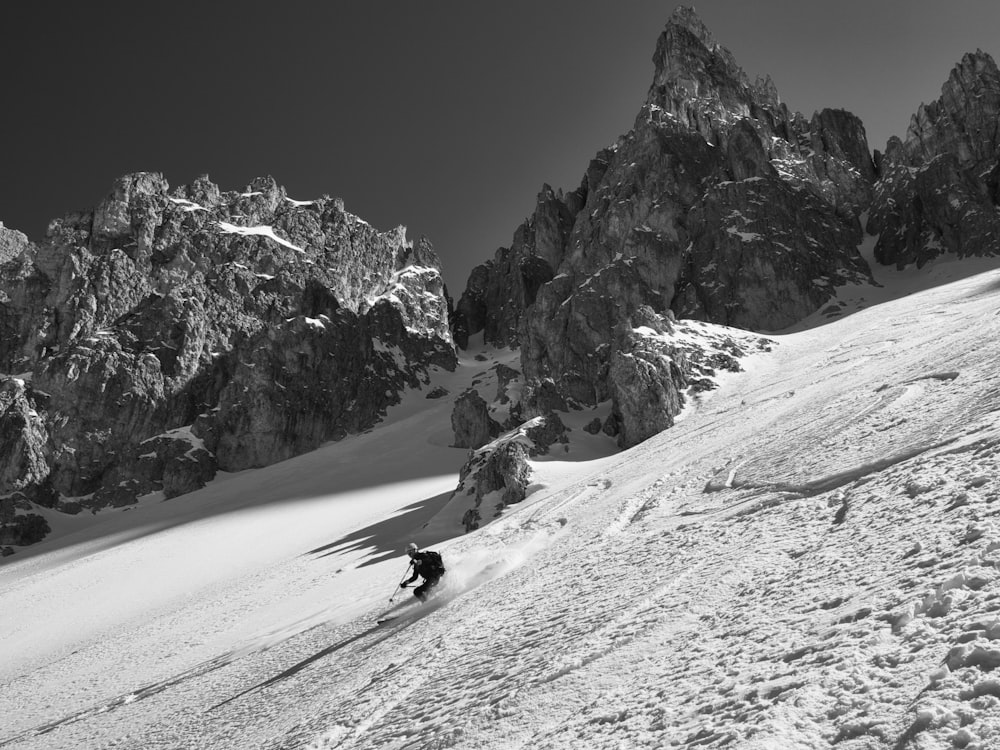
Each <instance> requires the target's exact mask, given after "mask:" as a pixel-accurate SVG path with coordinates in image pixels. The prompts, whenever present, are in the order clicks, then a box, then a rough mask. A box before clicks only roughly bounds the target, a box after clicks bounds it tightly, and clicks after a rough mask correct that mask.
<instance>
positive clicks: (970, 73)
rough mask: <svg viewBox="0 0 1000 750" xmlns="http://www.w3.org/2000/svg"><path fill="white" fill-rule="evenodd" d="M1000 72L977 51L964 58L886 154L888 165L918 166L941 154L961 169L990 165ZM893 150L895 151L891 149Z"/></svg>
mask: <svg viewBox="0 0 1000 750" xmlns="http://www.w3.org/2000/svg"><path fill="white" fill-rule="evenodd" d="M998 117H1000V70H998V69H997V64H996V62H995V61H994V60H993V58H992V57H990V55H988V54H987V53H985V52H983V51H982V50H976V51H975V52H969V53H966V54H965V55H964V56H963V57H962V60H961V61H960V62H959V63H958V64H957V65H956V66H955V67H954V68H953V69H952V71H951V74H950V75H949V76H948V80H947V81H945V83H944V85H943V86H942V87H941V96H940V98H938V99H936V100H935V101H933V102H931V103H930V104H921V105H920V107H919V109H918V110H917V112H916V114H914V115H913V117H912V118H911V119H910V126H909V127H908V128H907V131H906V138H905V139H904V140H903V141H902V142H901V143H898V144H892V145H890V146H888V147H887V148H886V155H887V156H888V157H889V158H890V159H891V160H893V161H898V162H901V163H905V164H907V165H908V166H920V165H922V164H926V163H927V162H929V161H931V160H932V159H934V158H935V157H937V156H938V155H940V154H942V153H953V154H955V156H957V158H958V160H959V163H960V164H962V165H970V166H971V165H974V164H978V163H981V162H983V161H986V160H989V159H994V158H995V157H996V156H997V154H998V152H1000V129H998V128H997V119H998ZM893 146H896V148H893Z"/></svg>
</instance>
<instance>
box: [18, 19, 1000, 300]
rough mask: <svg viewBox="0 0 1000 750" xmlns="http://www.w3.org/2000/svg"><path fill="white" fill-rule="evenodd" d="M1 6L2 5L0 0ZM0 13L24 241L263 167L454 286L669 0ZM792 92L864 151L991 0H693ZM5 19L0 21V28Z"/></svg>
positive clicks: (562, 175) (622, 127)
mask: <svg viewBox="0 0 1000 750" xmlns="http://www.w3.org/2000/svg"><path fill="white" fill-rule="evenodd" d="M10 5H11V4H7V6H10ZM20 5H21V6H23V7H13V8H9V7H7V6H5V8H4V10H3V11H2V16H0V18H2V20H3V24H4V28H5V29H6V30H7V32H8V33H7V35H6V38H5V43H4V45H3V46H2V49H0V65H2V66H3V68H2V69H3V70H5V71H6V73H7V75H6V79H7V80H6V81H5V86H4V89H3V90H4V105H5V106H4V120H3V124H2V126H0V128H2V130H0V132H3V133H4V135H5V136H6V137H5V139H4V144H5V148H4V149H3V150H2V152H0V175H2V179H0V220H3V221H4V222H5V223H6V224H7V225H8V226H13V227H16V228H20V229H22V230H24V231H26V232H27V233H28V234H29V235H30V236H32V237H34V238H41V236H42V234H43V232H44V227H45V225H46V223H47V220H48V219H49V218H52V217H54V216H58V215H61V214H63V213H65V212H67V211H70V210H76V209H83V208H88V207H90V206H93V205H94V204H95V203H96V202H97V201H98V200H100V198H101V197H102V196H103V195H104V194H105V193H106V192H107V190H108V188H109V187H110V185H111V182H112V181H113V179H114V178H115V177H116V176H118V175H120V174H123V173H125V172H129V171H135V170H152V171H160V172H163V173H165V174H166V176H167V179H168V180H169V181H170V182H171V184H183V183H185V182H189V181H190V180H191V179H193V178H194V177H196V176H197V175H199V174H202V173H208V174H209V175H210V176H211V177H212V179H213V180H214V181H216V182H218V183H219V184H220V185H221V186H222V187H223V189H237V188H241V187H243V186H244V185H245V184H246V182H248V181H249V180H250V179H251V178H252V177H254V176H256V175H262V174H270V175H272V176H274V177H275V179H277V180H278V182H279V183H281V184H283V185H285V186H286V187H287V188H288V190H289V192H290V194H291V195H292V196H293V197H295V198H299V199H307V198H310V197H315V196H317V195H320V194H323V193H329V194H331V195H339V196H341V197H343V198H344V200H345V202H346V205H347V208H348V210H350V211H352V212H353V213H356V214H358V215H360V216H362V217H363V218H365V219H367V220H368V221H370V222H372V223H373V224H374V225H375V226H379V227H381V228H391V227H392V226H395V225H396V224H405V225H407V226H408V227H409V229H410V236H411V237H415V236H416V235H418V234H426V235H427V236H428V237H429V238H430V239H431V241H432V242H433V243H434V245H435V247H436V248H437V250H438V252H439V254H440V255H441V257H442V260H443V262H444V265H445V277H446V281H447V282H448V285H449V287H450V290H451V292H452V294H453V295H454V296H456V297H457V296H458V295H459V294H460V293H461V291H462V289H463V288H464V285H465V280H466V277H467V276H468V273H469V271H470V270H471V268H472V266H474V265H475V264H477V263H480V262H482V261H483V260H485V259H487V258H489V257H492V255H493V253H494V251H495V250H496V248H497V247H498V246H499V245H505V244H508V243H509V242H510V239H511V236H512V234H513V231H514V229H515V228H516V227H517V225H518V224H519V223H520V222H521V221H522V220H523V219H524V217H525V216H527V214H528V213H529V212H530V211H531V210H532V208H533V206H534V202H535V195H536V193H537V191H538V189H539V188H540V187H541V185H542V183H543V182H548V183H549V184H551V185H553V186H554V187H564V188H569V189H572V188H575V187H576V186H577V185H578V184H579V182H580V179H581V177H582V175H583V172H584V170H585V168H586V166H587V163H588V161H589V159H590V158H591V156H593V154H594V153H595V152H596V151H597V150H598V149H599V148H601V147H603V146H606V145H608V144H610V143H611V142H613V141H614V139H615V138H616V137H617V136H618V135H619V134H621V133H623V132H625V131H626V130H628V128H629V127H630V126H631V124H632V121H633V119H634V117H635V115H636V113H637V112H638V108H639V105H640V103H641V102H642V100H643V99H644V97H645V93H646V89H647V87H648V85H649V82H650V80H651V77H652V62H651V57H652V54H653V50H654V47H655V44H656V39H657V37H658V35H659V33H660V31H661V29H662V27H663V25H664V24H665V22H666V20H667V18H668V17H669V16H670V13H671V11H672V10H673V8H674V3H671V2H652V1H651V0H620V1H619V2H596V1H595V0H545V1H544V2H543V1H542V0H533V1H531V2H529V1H528V0H506V2H503V3H485V2H473V1H472V0H425V1H424V2H420V3H417V2H403V1H402V0H400V1H398V2H387V1H385V0H365V1H364V2H324V3H318V2H298V1H296V0H287V1H286V2H282V3H280V4H276V3H271V2H257V1H247V2H240V3H236V2H221V1H220V2H212V3H203V2H199V3H195V2H190V1H189V0H176V1H175V2H172V3H157V4H148V3H134V2H111V1H110V0H103V1H102V0H98V1H97V2H93V3H87V4H83V3H77V4H74V5H73V6H71V7H68V8H67V7H64V6H58V7H57V6H50V5H46V4H41V3H24V4H20ZM694 6H695V8H696V10H697V11H698V12H699V14H700V15H701V17H702V18H703V19H704V21H705V22H706V23H707V24H708V26H709V28H711V29H712V31H713V33H714V35H715V37H716V38H717V39H718V40H719V41H720V42H721V43H722V44H723V45H725V46H726V47H728V48H729V49H730V50H732V52H733V53H734V54H735V56H736V59H737V60H738V61H739V63H740V65H741V66H742V67H743V68H744V69H745V70H746V71H747V73H748V74H749V75H750V76H751V78H753V77H755V76H756V75H759V74H760V75H762V74H765V73H770V74H771V76H772V77H773V79H774V81H775V83H776V84H777V86H778V91H779V93H780V95H781V97H782V99H783V101H785V102H786V103H787V104H788V105H789V106H790V107H792V108H793V109H797V110H800V111H802V112H803V113H805V114H806V115H810V114H811V113H812V112H813V111H814V110H816V109H819V108H822V107H843V108H845V109H849V110H851V111H853V112H854V113H855V114H857V115H859V116H860V117H861V118H862V120H863V121H864V123H865V126H866V128H867V131H868V136H869V143H870V145H871V147H872V148H878V149H881V148H883V147H884V145H885V141H886V139H887V138H888V137H889V136H890V135H892V134H894V133H895V134H900V135H902V134H903V133H904V132H905V130H906V126H907V124H908V123H909V118H910V115H911V114H912V113H913V112H914V111H915V110H916V108H917V106H918V105H919V104H920V103H921V102H926V101H930V100H932V99H934V98H936V97H937V96H938V94H939V92H940V88H941V84H942V83H943V82H944V81H945V79H946V78H947V76H948V73H949V71H950V70H951V68H952V66H953V65H954V64H955V63H956V62H957V61H958V60H959V59H960V58H961V56H962V54H963V53H964V52H966V51H971V50H974V49H976V48H977V47H979V48H982V49H984V50H985V51H987V52H989V53H990V54H992V55H994V57H997V56H1000V35H998V32H1000V2H997V0H951V1H950V2H943V1H941V2H930V1H929V0H906V1H903V0H866V1H865V2H861V1H860V0H841V1H840V2H808V1H804V0H799V1H797V2H792V1H791V0H755V1H754V2H749V0H704V1H703V2H697V3H694ZM14 30H16V31H14Z"/></svg>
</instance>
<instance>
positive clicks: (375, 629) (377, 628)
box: [208, 618, 413, 711]
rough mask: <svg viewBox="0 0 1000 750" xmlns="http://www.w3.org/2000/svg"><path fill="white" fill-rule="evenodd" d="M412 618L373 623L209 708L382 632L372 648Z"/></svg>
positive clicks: (279, 678)
mask: <svg viewBox="0 0 1000 750" xmlns="http://www.w3.org/2000/svg"><path fill="white" fill-rule="evenodd" d="M412 619H413V618H406V619H401V620H400V622H399V623H398V624H397V623H388V624H384V625H373V626H372V627H370V628H368V629H367V630H363V631H362V632H360V633H358V634H357V635H352V636H351V637H350V638H345V639H344V640H342V641H340V642H339V643H335V644H333V645H332V646H327V647H326V648H324V649H322V650H321V651H317V652H316V653H315V654H313V655H312V656H310V657H307V658H305V659H303V660H302V661H300V662H299V663H298V664H295V665H293V666H291V667H289V668H288V669H286V670H285V671H284V672H282V673H281V674H276V675H275V676H274V677H270V678H268V679H266V680H264V681H263V682H259V683H257V684H256V685H254V686H253V687H249V688H247V689H246V690H244V691H242V692H239V693H237V694H236V695H234V696H232V697H231V698H226V700H224V701H222V702H220V703H216V704H215V705H214V706H212V707H211V708H209V709H208V710H209V711H214V710H215V709H217V708H221V707H222V706H224V705H226V704H227V703H231V702H233V701H234V700H236V699H237V698H241V697H243V696H244V695H247V694H248V693H252V692H254V691H255V690H262V689H264V688H266V687H268V686H270V685H274V684H275V683H277V682H281V681H282V680H287V679H288V678H289V677H293V676H294V675H296V674H298V673H299V672H301V671H302V670H303V669H305V668H306V667H308V666H309V665H310V664H312V663H313V662H315V661H319V660H320V659H322V658H323V657H324V656H329V655H330V654H332V653H335V652H337V651H340V649H342V648H347V647H348V646H350V645H351V644H352V643H357V642H358V641H360V640H362V639H363V638H367V637H368V636H369V635H372V634H373V633H382V635H381V636H380V637H379V638H376V639H374V640H373V641H372V642H371V643H369V644H368V645H367V646H365V649H364V650H367V649H369V648H371V647H372V646H375V645H376V644H379V643H381V642H382V641H384V640H385V639H386V638H389V637H390V636H391V635H392V634H393V633H394V632H395V631H396V630H398V629H399V628H400V627H402V626H404V625H406V624H408V623H409V622H411V621H412Z"/></svg>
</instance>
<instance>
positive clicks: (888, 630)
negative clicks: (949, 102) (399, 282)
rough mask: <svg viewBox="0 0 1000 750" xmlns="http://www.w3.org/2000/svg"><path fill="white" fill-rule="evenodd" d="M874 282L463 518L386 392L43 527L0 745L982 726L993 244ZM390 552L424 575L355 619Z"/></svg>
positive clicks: (866, 733) (1, 623)
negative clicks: (255, 452) (706, 387)
mask: <svg viewBox="0 0 1000 750" xmlns="http://www.w3.org/2000/svg"><path fill="white" fill-rule="evenodd" d="M873 239H874V238H873ZM872 244H873V242H870V243H869V248H870V246H871V245H872ZM869 254H870V253H869ZM877 273H879V274H880V277H879V278H880V280H881V281H882V282H883V284H884V286H880V287H872V286H867V287H854V288H849V289H845V290H843V291H842V294H841V299H842V300H843V302H844V304H845V305H850V306H851V309H855V308H858V310H857V312H854V314H851V315H845V316H841V317H839V318H837V319H835V320H833V321H829V322H825V324H823V325H820V326H803V327H802V330H800V331H798V332H793V333H786V334H782V335H777V336H774V337H773V338H774V340H775V346H774V348H773V351H771V352H770V353H759V354H755V355H753V356H752V357H750V358H749V359H748V360H745V362H746V370H747V371H746V372H744V373H741V374H733V375H727V376H725V378H724V381H723V384H722V385H721V387H720V388H718V389H717V390H715V391H713V392H711V394H710V395H709V396H706V397H704V398H703V399H702V400H700V401H697V402H692V403H689V404H688V405H687V407H686V408H685V411H684V412H683V413H682V415H681V418H680V419H679V421H678V423H677V424H676V425H675V426H674V427H673V428H672V429H670V430H667V431H665V432H663V433H661V434H659V435H657V436H655V437H653V438H650V439H649V440H647V441H646V442H644V443H642V444H640V445H638V446H636V447H634V448H632V449H630V450H628V451H625V452H622V453H615V454H612V455H606V456H605V457H604V458H599V457H598V458H595V457H594V455H593V453H589V454H588V453H584V452H583V451H582V450H581V452H580V453H579V454H578V455H574V454H573V451H574V450H575V447H573V448H571V451H570V454H569V455H568V456H565V457H564V456H558V457H554V456H540V457H538V458H536V459H533V465H534V468H535V469H536V470H537V477H538V478H537V480H536V486H535V487H534V491H533V492H532V493H531V494H530V495H529V497H528V498H527V499H526V500H525V501H524V502H522V503H520V504H519V505H515V506H512V507H510V508H508V509H507V510H506V511H505V512H504V514H503V515H502V517H501V518H499V519H498V520H496V521H494V522H493V523H491V524H489V525H487V526H484V527H483V528H481V529H479V530H477V531H473V532H471V533H468V534H464V535H458V536H456V535H455V533H454V531H453V528H454V526H453V524H454V523H455V522H456V521H457V520H458V519H457V517H456V514H457V513H458V512H459V510H460V508H459V509H458V510H456V509H455V506H454V503H449V500H448V498H449V495H450V490H451V489H452V487H453V486H454V472H455V470H456V468H457V466H458V465H459V464H460V463H461V462H462V460H463V459H464V453H465V452H464V451H463V450H456V449H453V448H448V447H446V446H447V443H448V442H449V439H450V429H449V425H448V420H449V409H448V405H447V404H446V403H444V402H441V401H428V400H427V399H424V398H421V397H419V396H418V397H412V396H413V394H411V398H409V399H407V400H405V401H404V403H403V404H402V405H400V406H398V407H394V408H393V409H391V410H390V412H389V419H388V420H387V423H386V424H384V425H381V426H379V427H378V428H377V429H375V430H373V431H372V432H371V433H369V434H366V435H360V436H357V437H352V438H347V439H345V440H343V441H341V442H338V443H333V444H330V445H328V446H326V447H324V448H322V449H320V450H318V451H314V452H312V453H308V454H305V455H303V456H300V457H298V458H293V459H290V460H288V461H284V462H281V463H278V464H275V465H274V466H271V467H268V468H265V469H259V470H252V471H246V472H242V473H238V474H235V475H229V476H226V477H225V478H223V479H221V480H216V481H215V482H213V483H211V484H209V485H208V486H207V487H205V488H204V489H201V490H198V491H196V492H194V493H191V494H189V495H185V496H183V497H179V498H175V499H174V500H171V501H169V502H158V501H155V500H154V501H149V502H148V503H145V504H140V506H139V507H138V508H136V509H134V510H132V511H127V512H120V511H119V512H114V513H110V514H105V515H103V516H102V517H101V522H100V523H99V524H97V525H94V524H87V523H83V522H82V521H83V519H81V518H79V517H65V519H64V521H63V523H62V524H61V526H58V527H57V529H56V532H55V534H57V535H58V536H55V535H54V538H53V539H51V540H49V541H46V542H43V543H42V544H40V545H37V546H35V547H33V548H30V549H28V550H26V551H24V552H23V553H22V554H19V555H17V556H15V557H13V558H10V559H9V561H8V562H7V563H6V564H5V565H4V566H3V567H2V568H0V590H2V591H3V600H4V608H3V610H2V613H0V627H2V629H3V632H4V639H3V641H2V651H3V658H2V659H0V665H2V673H0V684H2V686H3V687H2V689H0V706H2V712H0V715H3V716H4V717H5V718H4V725H5V727H4V731H3V732H2V734H0V746H3V747H12V748H14V747H16V748H79V747H94V748H97V747H114V748H144V749H148V748H209V747H211V748H248V747H253V748H376V747H377V748H389V747H391V748H430V747H460V748H473V747H490V748H515V747H526V748H527V747H531V748H539V747H549V748H579V747H594V748H619V747H635V748H642V747H649V748H659V747H671V746H679V747H734V748H806V747H808V748H826V747H831V748H832V747H837V748H900V749H904V748H906V749H910V750H915V749H916V748H930V747H933V748H937V747H968V748H980V750H986V749H987V748H994V747H998V746H1000V710H998V708H1000V693H998V690H997V683H996V679H995V677H994V676H993V675H994V674H995V672H994V670H995V669H996V668H997V667H998V666H1000V648H998V645H997V644H998V641H1000V604H998V602H1000V570H998V567H1000V528H998V526H997V521H996V507H997V502H1000V479H998V476H1000V422H998V419H997V415H998V414H1000V401H998V398H1000V396H998V394H1000V382H998V377H1000V376H998V373H997V369H996V367H995V362H996V353H995V351H994V349H993V347H991V346H984V345H983V342H990V341H994V340H995V339H996V337H997V335H998V334H1000V330H998V327H1000V316H998V315H997V310H998V300H1000V263H998V262H997V260H996V259H992V260H982V261H969V260H965V261H947V262H944V261H934V262H932V263H931V264H930V265H929V267H927V268H925V269H923V271H920V272H914V271H911V272H908V273H906V274H901V275H898V274H895V272H891V274H890V273H886V272H877ZM817 318H818V320H814V321H811V322H812V323H816V322H820V321H822V320H823V318H822V316H821V315H820V316H817ZM476 355H480V356H481V357H485V358H486V359H485V361H483V360H480V359H476ZM509 356H510V354H509V351H506V350H505V351H496V350H492V349H490V348H489V347H485V348H481V349H478V350H473V352H472V356H463V357H462V359H461V360H460V362H459V365H458V367H457V368H456V371H455V373H447V372H445V371H438V372H437V373H436V374H435V376H434V377H433V382H434V384H435V385H441V386H443V387H447V388H450V389H453V388H459V387H461V386H462V385H463V384H465V385H468V384H471V381H472V380H473V379H475V378H476V377H480V376H482V374H483V373H484V372H485V371H487V370H488V368H489V367H490V366H491V365H492V364H493V362H494V361H495V362H497V363H499V362H502V360H503V358H504V357H509ZM573 434H574V435H575V433H573ZM594 437H595V439H597V438H596V436H594ZM602 437H603V436H602ZM605 440H606V448H608V449H612V448H613V447H614V446H613V443H612V441H610V440H609V439H607V438H605ZM574 444H575V441H574V442H571V443H570V445H571V446H574ZM592 447H593V448H594V450H595V451H596V447H595V446H592ZM373 456H376V457H377V458H376V459H375V460H373V458H372V457H373ZM557 458H558V459H560V460H557ZM566 459H569V460H566ZM410 539H415V540H416V541H417V542H419V543H420V544H422V545H426V546H432V547H433V548H434V549H437V550H439V551H440V552H441V553H442V554H443V556H444V559H445V563H446V565H447V568H448V572H447V573H446V575H445V578H444V582H443V583H442V585H441V587H440V591H439V593H438V594H437V596H436V597H435V598H433V599H431V600H430V602H429V603H428V604H425V605H422V606H418V605H407V607H408V608H404V609H401V610H399V612H398V617H397V618H396V619H394V620H391V621H389V622H387V623H385V624H384V625H381V626H380V625H377V624H376V622H375V621H376V619H377V618H378V617H379V616H380V615H381V614H382V613H384V612H385V611H386V610H387V609H389V608H390V607H391V606H392V605H390V604H389V601H388V600H389V597H390V595H393V594H394V587H395V586H396V584H397V582H398V581H399V580H400V577H401V576H402V575H403V573H404V571H405V570H406V561H405V560H406V558H405V556H404V554H403V547H404V546H405V543H406V542H407V541H409V540H410ZM395 594H396V598H397V601H398V600H400V599H402V600H405V599H407V595H406V593H405V592H398V591H396V592H395Z"/></svg>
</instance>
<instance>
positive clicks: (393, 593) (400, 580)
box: [389, 562, 413, 604]
mask: <svg viewBox="0 0 1000 750" xmlns="http://www.w3.org/2000/svg"><path fill="white" fill-rule="evenodd" d="M412 567H413V563H412V562H411V563H410V564H409V565H407V566H406V572H405V573H403V577H402V578H400V579H399V583H397V584H396V589H395V591H393V592H392V596H390V597H389V603H390V604H392V600H393V599H395V598H396V593H397V592H398V591H399V590H400V589H401V588H403V583H405V582H406V577H407V576H408V575H409V574H410V568H412Z"/></svg>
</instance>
